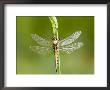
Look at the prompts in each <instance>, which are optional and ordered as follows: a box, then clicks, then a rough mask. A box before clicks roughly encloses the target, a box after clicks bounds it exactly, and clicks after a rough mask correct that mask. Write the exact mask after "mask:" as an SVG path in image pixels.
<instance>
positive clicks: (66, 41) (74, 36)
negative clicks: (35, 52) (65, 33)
mask: <svg viewBox="0 0 110 90" xmlns="http://www.w3.org/2000/svg"><path fill="white" fill-rule="evenodd" d="M80 35H81V31H76V32H75V33H73V34H72V35H70V36H69V37H67V38H65V39H64V40H61V41H60V43H59V44H60V46H65V45H68V44H71V43H72V42H74V41H75V40H76V39H77V38H78V37H79V36H80Z"/></svg>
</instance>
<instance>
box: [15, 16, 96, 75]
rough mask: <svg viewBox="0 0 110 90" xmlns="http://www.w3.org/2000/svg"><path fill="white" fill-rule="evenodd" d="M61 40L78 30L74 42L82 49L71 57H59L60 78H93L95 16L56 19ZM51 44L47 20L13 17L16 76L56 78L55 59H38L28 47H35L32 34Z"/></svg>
mask: <svg viewBox="0 0 110 90" xmlns="http://www.w3.org/2000/svg"><path fill="white" fill-rule="evenodd" d="M56 17H57V20H58V24H59V27H58V30H59V37H60V39H64V38H66V37H68V36H69V35H71V34H72V33H73V32H75V31H78V30H81V31H82V34H81V35H80V37H79V38H78V39H77V40H76V42H78V41H81V42H83V43H84V46H83V47H82V48H80V49H78V50H76V51H74V52H73V53H72V54H66V53H60V58H61V72H62V74H94V16H56ZM32 33H36V34H38V35H39V36H41V37H42V38H45V39H47V40H51V38H52V36H53V32H52V27H51V22H50V20H49V18H48V16H16V35H17V41H16V43H17V48H16V49H17V55H16V56H17V57H16V74H56V72H55V66H54V56H53V55H52V54H47V55H40V54H37V53H35V52H33V51H32V50H31V49H30V48H29V46H30V45H38V44H37V43H36V42H35V41H34V40H33V39H32V38H31V34H32Z"/></svg>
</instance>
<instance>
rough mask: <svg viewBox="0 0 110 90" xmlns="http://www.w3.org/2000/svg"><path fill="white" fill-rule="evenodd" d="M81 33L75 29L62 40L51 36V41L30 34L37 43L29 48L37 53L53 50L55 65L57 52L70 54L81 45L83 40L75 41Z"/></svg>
mask: <svg viewBox="0 0 110 90" xmlns="http://www.w3.org/2000/svg"><path fill="white" fill-rule="evenodd" d="M81 33H82V32H81V31H76V32H74V33H73V34H71V35H70V36H69V37H67V38H65V39H63V40H60V39H59V38H55V37H53V38H52V40H51V41H49V40H46V39H44V38H42V37H40V36H39V35H37V34H31V37H32V39H33V40H34V41H35V42H36V43H37V44H38V45H34V46H30V47H29V48H30V49H31V50H32V51H34V52H36V53H39V54H47V53H51V52H54V56H55V66H56V67H57V64H58V53H59V52H64V53H67V54H71V53H72V52H73V51H75V50H78V49H79V48H81V47H82V46H83V42H75V41H76V40H77V39H78V38H79V36H80V35H81ZM56 70H57V69H56Z"/></svg>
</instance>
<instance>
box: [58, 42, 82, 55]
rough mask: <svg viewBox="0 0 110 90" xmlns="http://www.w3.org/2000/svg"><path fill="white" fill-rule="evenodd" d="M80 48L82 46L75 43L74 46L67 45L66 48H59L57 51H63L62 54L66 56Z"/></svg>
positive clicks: (79, 43) (80, 43)
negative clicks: (64, 53)
mask: <svg viewBox="0 0 110 90" xmlns="http://www.w3.org/2000/svg"><path fill="white" fill-rule="evenodd" d="M82 46H83V43H82V42H77V43H74V44H70V45H67V46H63V47H60V48H59V50H60V51H63V52H66V53H67V54H71V53H72V52H73V51H75V50H77V49H79V48H81V47H82Z"/></svg>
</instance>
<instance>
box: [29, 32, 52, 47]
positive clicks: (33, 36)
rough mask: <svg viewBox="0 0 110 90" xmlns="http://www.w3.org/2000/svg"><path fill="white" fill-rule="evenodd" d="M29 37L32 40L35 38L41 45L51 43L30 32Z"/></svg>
mask: <svg viewBox="0 0 110 90" xmlns="http://www.w3.org/2000/svg"><path fill="white" fill-rule="evenodd" d="M31 37H32V39H33V40H35V41H36V42H37V43H38V44H39V45H41V46H50V45H51V42H49V41H47V40H45V39H43V38H42V37H40V36H39V35H37V34H31Z"/></svg>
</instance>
